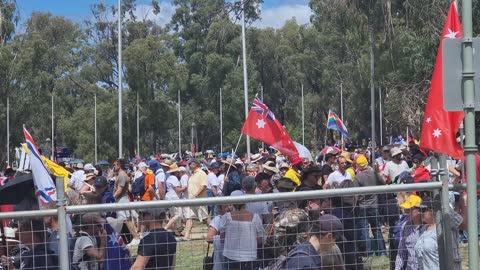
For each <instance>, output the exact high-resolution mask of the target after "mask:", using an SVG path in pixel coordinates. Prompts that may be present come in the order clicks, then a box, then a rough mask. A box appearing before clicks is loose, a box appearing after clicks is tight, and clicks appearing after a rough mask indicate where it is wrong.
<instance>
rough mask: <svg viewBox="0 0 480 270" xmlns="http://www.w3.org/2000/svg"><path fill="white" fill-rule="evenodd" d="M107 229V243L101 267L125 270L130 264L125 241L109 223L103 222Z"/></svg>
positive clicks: (108, 269) (107, 269)
mask: <svg viewBox="0 0 480 270" xmlns="http://www.w3.org/2000/svg"><path fill="white" fill-rule="evenodd" d="M105 230H106V231H107V244H106V254H105V260H104V262H103V269H106V270H119V269H120V270H123V269H125V270H127V269H130V267H131V266H132V265H131V263H130V260H129V257H130V254H129V251H128V248H127V246H126V245H125V241H124V240H123V238H122V237H120V235H119V234H118V233H116V232H115V230H114V229H113V228H112V226H110V225H109V224H105Z"/></svg>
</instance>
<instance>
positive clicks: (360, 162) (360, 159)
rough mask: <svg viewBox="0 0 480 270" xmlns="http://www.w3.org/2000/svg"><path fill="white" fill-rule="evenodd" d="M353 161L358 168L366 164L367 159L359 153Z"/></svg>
mask: <svg viewBox="0 0 480 270" xmlns="http://www.w3.org/2000/svg"><path fill="white" fill-rule="evenodd" d="M355 163H357V167H358V168H359V169H363V168H365V167H366V166H367V165H368V160H367V158H366V157H365V156H364V155H362V154H360V155H357V157H356V158H355Z"/></svg>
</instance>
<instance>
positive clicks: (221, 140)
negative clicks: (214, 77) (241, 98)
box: [220, 87, 223, 153]
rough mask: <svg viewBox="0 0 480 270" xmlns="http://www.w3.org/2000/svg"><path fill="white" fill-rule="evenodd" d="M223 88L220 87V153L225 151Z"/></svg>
mask: <svg viewBox="0 0 480 270" xmlns="http://www.w3.org/2000/svg"><path fill="white" fill-rule="evenodd" d="M222 102H223V100H222V88H221V87H220V153H223V104H222Z"/></svg>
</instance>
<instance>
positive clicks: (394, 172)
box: [383, 160, 409, 181]
mask: <svg viewBox="0 0 480 270" xmlns="http://www.w3.org/2000/svg"><path fill="white" fill-rule="evenodd" d="M408 169H409V168H408V164H407V162H406V161H405V160H402V161H401V162H400V164H397V163H395V162H393V161H392V160H390V161H388V162H387V164H386V165H385V169H384V170H383V175H385V176H386V177H387V178H388V179H390V180H391V181H393V180H395V177H397V176H399V175H400V174H401V173H402V172H404V171H406V170H408Z"/></svg>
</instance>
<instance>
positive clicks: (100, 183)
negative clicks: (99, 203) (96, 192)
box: [95, 176, 108, 187]
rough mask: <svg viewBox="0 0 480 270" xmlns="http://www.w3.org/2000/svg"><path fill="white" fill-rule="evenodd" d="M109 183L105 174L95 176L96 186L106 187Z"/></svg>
mask: <svg viewBox="0 0 480 270" xmlns="http://www.w3.org/2000/svg"><path fill="white" fill-rule="evenodd" d="M107 185H108V181H107V178H105V177H103V176H98V177H97V178H95V186H96V187H106V186H107Z"/></svg>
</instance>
